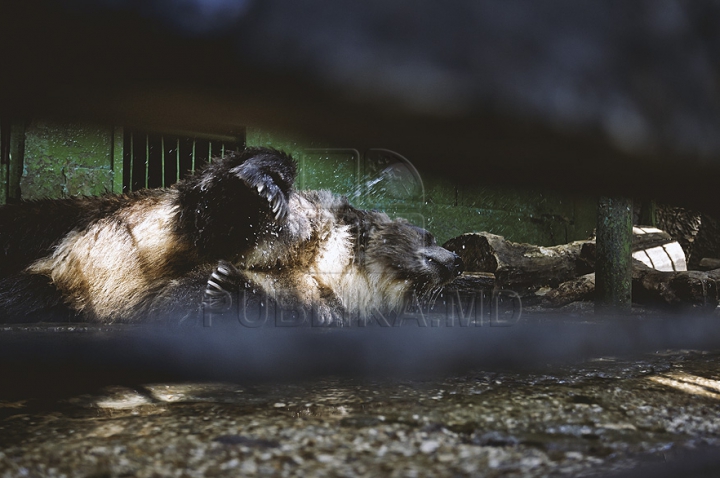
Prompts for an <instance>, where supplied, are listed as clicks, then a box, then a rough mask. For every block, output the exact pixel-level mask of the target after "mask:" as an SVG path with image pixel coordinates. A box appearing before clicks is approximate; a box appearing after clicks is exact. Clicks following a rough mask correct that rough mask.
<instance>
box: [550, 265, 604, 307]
mask: <svg viewBox="0 0 720 478" xmlns="http://www.w3.org/2000/svg"><path fill="white" fill-rule="evenodd" d="M594 296H595V273H594V272H592V273H590V274H585V275H584V276H580V277H578V278H576V279H572V280H569V281H567V282H563V283H562V284H560V285H559V286H558V287H557V288H555V289H552V290H551V291H549V292H547V293H546V294H544V296H543V297H542V303H543V305H545V306H547V307H562V306H563V305H567V304H569V303H571V302H577V301H579V300H592V299H593V298H594Z"/></svg>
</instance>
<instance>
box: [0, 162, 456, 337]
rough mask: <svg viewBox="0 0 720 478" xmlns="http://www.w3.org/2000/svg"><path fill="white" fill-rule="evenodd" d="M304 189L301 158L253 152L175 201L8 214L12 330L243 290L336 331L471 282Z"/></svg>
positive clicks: (429, 246)
mask: <svg viewBox="0 0 720 478" xmlns="http://www.w3.org/2000/svg"><path fill="white" fill-rule="evenodd" d="M295 176H296V165H295V163H294V161H293V160H292V159H291V158H290V157H289V156H287V155H285V154H283V153H281V152H278V151H275V150H271V149H265V148H249V149H246V150H245V151H243V152H240V153H231V154H229V155H228V156H226V157H225V158H222V159H219V160H216V161H214V162H212V163H211V164H209V165H207V166H206V167H204V168H203V169H201V170H199V171H197V172H196V173H195V174H193V175H191V176H189V177H188V178H187V179H185V180H183V181H180V182H179V183H178V184H176V185H175V186H173V187H171V188H167V189H155V190H143V191H139V192H135V193H131V194H128V195H122V196H112V195H108V196H103V197H85V198H74V199H56V200H50V199H48V200H42V201H33V202H26V203H21V204H17V205H9V206H3V207H2V208H0V247H2V251H3V255H2V257H1V258H0V277H1V278H0V314H2V315H1V316H0V321H6V322H7V321H32V320H48V319H53V318H54V319H62V320H77V319H80V320H87V321H93V322H102V323H112V322H129V321H138V320H143V319H144V318H146V317H147V316H148V314H151V315H153V316H157V315H158V314H159V315H162V314H163V313H166V312H167V313H171V312H172V313H173V314H175V313H181V314H182V313H183V311H180V310H178V309H179V308H182V309H185V312H186V313H192V312H193V311H197V310H199V308H200V307H201V304H202V302H203V300H205V301H208V300H210V301H212V300H213V298H214V297H216V296H217V294H220V293H223V292H225V290H224V289H226V288H228V287H238V286H244V287H252V288H254V289H256V290H257V289H260V290H262V291H263V292H265V293H267V294H269V295H270V296H271V297H274V298H276V299H277V301H278V302H279V303H280V304H281V305H282V304H283V303H288V304H292V305H293V306H297V305H300V306H302V307H319V308H320V309H321V310H323V311H324V312H323V315H325V316H326V317H327V318H328V319H329V318H332V317H335V316H343V315H345V314H347V313H349V314H359V315H366V314H368V313H371V312H372V311H373V310H378V311H390V310H397V309H399V308H401V307H402V306H403V302H404V300H405V297H406V296H407V294H408V293H409V292H415V293H418V294H420V295H426V294H429V293H431V292H433V291H436V290H438V289H439V288H440V287H441V286H443V285H444V284H447V283H448V282H450V281H451V280H452V279H453V278H454V277H456V276H457V275H458V274H459V273H460V271H461V267H462V265H461V263H460V259H459V258H458V257H457V256H456V255H455V254H453V253H451V252H449V251H447V250H445V249H443V248H441V247H439V246H437V245H436V244H435V243H434V239H433V238H432V236H431V235H430V234H429V233H428V232H427V231H425V230H423V229H420V228H417V227H415V226H412V225H411V224H409V223H408V222H407V221H405V220H402V219H398V220H391V219H390V218H389V217H388V216H387V215H385V214H383V213H380V212H375V211H364V210H359V209H356V208H354V207H352V206H351V205H350V204H349V203H348V202H347V200H346V199H345V198H343V197H339V196H335V195H333V194H331V193H330V192H327V191H295V190H294V189H293V182H294V180H295Z"/></svg>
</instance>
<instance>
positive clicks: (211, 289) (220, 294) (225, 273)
mask: <svg viewBox="0 0 720 478" xmlns="http://www.w3.org/2000/svg"><path fill="white" fill-rule="evenodd" d="M237 275H238V270H237V269H236V268H235V266H233V265H232V264H231V263H229V262H228V261H220V262H219V263H218V265H217V267H215V270H213V272H212V274H210V278H209V279H208V281H207V284H206V286H205V292H204V293H203V299H202V303H203V306H204V307H207V308H210V309H216V310H221V309H222V310H225V309H228V308H229V307H230V306H231V305H232V290H233V286H234V284H235V280H234V278H235V277H236V276H237Z"/></svg>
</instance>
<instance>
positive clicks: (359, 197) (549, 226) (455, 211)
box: [247, 128, 596, 246]
mask: <svg viewBox="0 0 720 478" xmlns="http://www.w3.org/2000/svg"><path fill="white" fill-rule="evenodd" d="M247 144H248V146H270V147H274V148H277V149H281V150H284V151H286V152H288V153H291V154H292V155H293V157H294V158H295V159H296V160H297V161H298V165H299V167H300V174H299V178H298V187H299V188H301V189H329V190H331V191H333V192H336V193H339V194H344V195H346V196H348V198H349V199H350V201H351V203H353V205H355V206H357V207H361V208H366V209H379V210H383V211H385V212H387V213H388V214H389V215H390V216H393V217H404V218H406V219H408V220H410V221H411V222H413V223H415V224H417V225H418V226H421V227H425V228H426V229H428V230H429V231H431V232H432V233H433V234H434V235H435V237H436V238H437V241H438V243H440V244H442V243H443V242H445V241H446V240H448V239H450V238H452V237H455V236H458V235H460V234H462V233H465V232H472V231H487V232H491V233H493V234H499V235H501V236H504V237H506V238H507V239H509V240H511V241H515V242H526V243H531V244H538V245H543V246H550V245H555V244H562V243H566V242H569V241H574V240H579V239H586V238H588V237H589V236H590V235H591V234H592V231H593V229H594V228H595V220H596V201H595V199H593V198H587V197H578V196H572V195H567V194H559V193H556V192H553V191H545V190H541V189H538V190H522V189H513V188H506V187H502V188H501V187H484V186H476V187H458V186H455V185H454V184H452V183H450V182H448V181H446V180H444V179H442V178H432V177H429V176H427V175H424V174H423V171H421V170H420V171H418V173H419V176H420V181H421V187H422V192H421V194H419V195H418V194H416V191H411V192H410V193H409V194H408V196H407V197H405V198H400V197H397V195H395V197H393V194H377V195H367V194H363V191H362V187H361V186H362V184H363V182H364V181H365V180H367V179H368V177H369V176H370V177H371V176H372V175H368V174H367V173H368V172H369V171H370V172H371V170H373V164H372V163H373V159H372V157H369V156H368V155H367V154H366V153H367V152H364V151H355V150H352V149H336V148H327V145H323V144H318V143H315V142H312V141H306V140H297V139H290V138H288V137H286V136H283V135H278V134H272V133H269V132H267V131H259V130H256V129H253V128H248V130H247ZM408 159H411V158H408ZM375 169H377V168H375Z"/></svg>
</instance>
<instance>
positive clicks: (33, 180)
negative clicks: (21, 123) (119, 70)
mask: <svg viewBox="0 0 720 478" xmlns="http://www.w3.org/2000/svg"><path fill="white" fill-rule="evenodd" d="M113 140H114V129H113V128H112V127H106V126H97V125H91V124H73V123H55V122H49V121H31V122H29V123H27V124H26V126H25V154H24V159H23V171H22V177H21V179H20V190H21V194H22V198H23V199H41V198H58V197H68V196H78V195H88V196H91V195H98V194H103V193H105V192H112V191H113V180H114V178H115V175H114V172H113V147H114V144H113Z"/></svg>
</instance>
